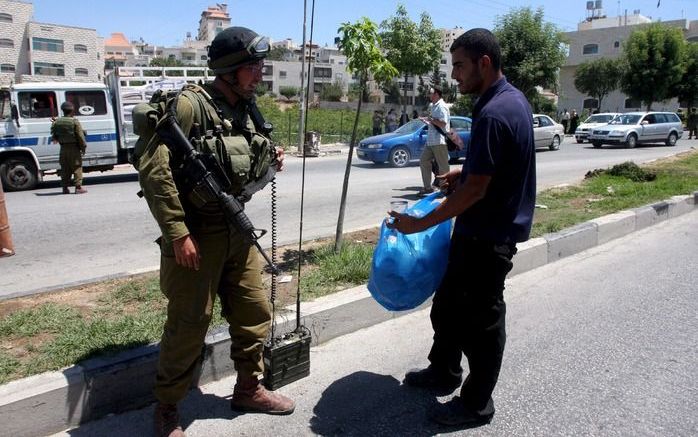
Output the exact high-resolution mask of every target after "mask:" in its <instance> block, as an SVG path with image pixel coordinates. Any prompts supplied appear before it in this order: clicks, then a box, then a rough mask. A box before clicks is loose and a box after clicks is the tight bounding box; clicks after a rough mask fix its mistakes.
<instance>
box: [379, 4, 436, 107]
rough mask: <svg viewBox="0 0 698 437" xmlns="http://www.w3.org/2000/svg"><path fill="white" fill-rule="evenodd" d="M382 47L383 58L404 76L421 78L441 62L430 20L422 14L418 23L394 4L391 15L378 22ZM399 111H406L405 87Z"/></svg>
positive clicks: (433, 28)
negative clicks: (401, 107)
mask: <svg viewBox="0 0 698 437" xmlns="http://www.w3.org/2000/svg"><path fill="white" fill-rule="evenodd" d="M381 29H383V32H382V33H381V38H382V42H383V43H382V47H383V49H384V50H385V52H386V54H385V56H386V58H387V59H388V60H389V61H390V63H391V64H392V65H394V66H395V68H397V70H398V71H399V72H400V74H401V75H402V76H403V77H404V80H405V83H407V79H408V78H409V77H411V76H415V77H416V76H421V75H425V74H427V73H429V72H430V71H432V70H433V68H434V66H438V63H439V60H440V59H441V33H440V32H439V30H438V29H436V28H435V27H434V24H433V23H432V21H431V17H430V16H429V14H427V13H426V12H422V14H421V15H420V19H419V24H417V23H415V22H414V21H412V19H410V17H409V16H408V15H407V9H406V8H405V6H403V5H402V4H398V6H397V10H396V11H395V15H393V16H392V17H390V18H389V19H387V20H385V21H383V22H382V23H381ZM403 96H404V97H405V98H404V101H403V105H404V106H403V110H405V111H406V110H407V88H406V87H405V89H404V93H403Z"/></svg>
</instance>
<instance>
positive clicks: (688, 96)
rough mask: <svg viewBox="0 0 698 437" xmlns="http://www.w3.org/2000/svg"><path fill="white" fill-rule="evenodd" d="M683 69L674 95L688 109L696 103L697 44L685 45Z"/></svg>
mask: <svg viewBox="0 0 698 437" xmlns="http://www.w3.org/2000/svg"><path fill="white" fill-rule="evenodd" d="M685 67H686V68H685V69H686V71H685V72H684V74H683V78H682V79H681V80H680V81H679V83H678V85H677V86H676V90H675V94H676V96H677V97H678V99H679V102H681V103H685V104H686V107H687V108H688V109H690V108H691V107H693V106H694V103H698V43H695V42H689V43H686V57H685Z"/></svg>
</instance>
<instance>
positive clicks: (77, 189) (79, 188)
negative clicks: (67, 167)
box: [75, 187, 87, 194]
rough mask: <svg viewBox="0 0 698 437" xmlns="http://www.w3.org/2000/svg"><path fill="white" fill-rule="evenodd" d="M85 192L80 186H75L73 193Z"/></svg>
mask: <svg viewBox="0 0 698 437" xmlns="http://www.w3.org/2000/svg"><path fill="white" fill-rule="evenodd" d="M85 193H87V190H86V189H85V188H82V187H75V194H85Z"/></svg>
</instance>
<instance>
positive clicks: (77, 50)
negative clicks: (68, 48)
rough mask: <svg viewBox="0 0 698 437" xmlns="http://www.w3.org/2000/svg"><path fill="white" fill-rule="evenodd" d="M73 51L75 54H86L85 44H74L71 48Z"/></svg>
mask: <svg viewBox="0 0 698 437" xmlns="http://www.w3.org/2000/svg"><path fill="white" fill-rule="evenodd" d="M73 51H75V53H87V46H86V45H85V44H75V45H74V46H73Z"/></svg>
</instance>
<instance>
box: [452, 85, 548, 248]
mask: <svg viewBox="0 0 698 437" xmlns="http://www.w3.org/2000/svg"><path fill="white" fill-rule="evenodd" d="M535 153H536V149H535V142H534V139H533V115H532V114H531V107H530V105H529V103H528V100H526V97H524V95H523V93H521V91H519V90H518V89H516V88H515V87H514V86H512V85H511V84H510V83H509V82H507V80H506V78H504V77H503V78H501V79H499V80H498V81H497V82H495V83H494V84H492V86H491V87H490V88H489V89H488V90H487V91H485V93H484V94H483V95H482V96H481V97H480V99H479V100H478V101H477V103H476V105H475V108H474V109H473V126H472V132H471V137H470V146H469V148H468V153H467V159H466V161H465V163H464V164H463V170H462V174H461V181H465V178H466V177H467V176H468V174H474V175H489V176H491V177H492V179H491V180H490V183H489V186H488V187H487V192H486V193H485V197H484V198H482V199H480V200H479V201H478V202H476V203H475V204H473V205H472V206H471V207H470V208H468V209H467V210H465V211H464V212H463V213H461V214H460V215H459V216H458V218H457V219H456V226H455V230H454V232H456V233H457V234H460V235H462V236H465V237H472V238H477V239H482V240H486V241H492V242H495V243H516V242H520V241H526V240H528V236H529V234H530V232H531V223H532V221H533V209H534V206H535V201H536V155H535Z"/></svg>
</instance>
